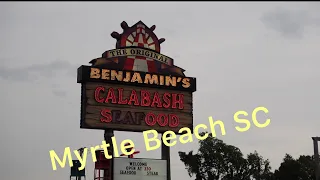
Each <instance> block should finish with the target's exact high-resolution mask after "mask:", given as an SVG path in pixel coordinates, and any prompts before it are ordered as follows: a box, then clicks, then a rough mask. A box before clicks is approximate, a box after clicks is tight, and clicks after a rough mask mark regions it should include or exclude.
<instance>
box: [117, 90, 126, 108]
mask: <svg viewBox="0 0 320 180" xmlns="http://www.w3.org/2000/svg"><path fill="white" fill-rule="evenodd" d="M118 92H119V101H118V104H128V99H125V100H123V99H122V98H123V88H119V89H118Z"/></svg>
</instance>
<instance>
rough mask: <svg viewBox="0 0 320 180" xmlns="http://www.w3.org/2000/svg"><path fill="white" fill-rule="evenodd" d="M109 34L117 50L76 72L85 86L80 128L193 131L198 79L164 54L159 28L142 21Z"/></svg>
mask: <svg viewBox="0 0 320 180" xmlns="http://www.w3.org/2000/svg"><path fill="white" fill-rule="evenodd" d="M121 27H122V29H123V32H122V33H121V34H120V33H117V32H113V33H111V36H112V37H113V38H115V39H116V41H117V42H116V49H112V50H107V51H105V52H104V53H103V54H102V56H101V57H99V58H96V59H93V60H91V61H90V63H91V65H92V66H80V67H79V68H78V77H77V82H78V83H81V123H80V127H81V128H86V129H113V130H120V131H135V132H142V131H145V130H150V129H154V130H157V131H158V132H159V133H163V132H165V131H168V130H172V131H174V132H175V133H177V134H179V133H178V131H179V130H180V129H181V128H183V127H188V128H190V129H191V130H193V103H192V93H193V92H195V91H196V78H193V77H186V76H185V74H184V71H185V70H184V69H182V68H180V67H178V66H175V65H174V60H173V59H172V58H170V57H169V56H166V55H163V54H161V52H160V44H161V43H163V42H164V41H165V39H164V38H160V39H158V37H157V36H156V35H155V34H154V32H153V31H154V30H155V26H151V27H150V28H149V27H147V26H146V25H145V24H144V23H143V22H141V21H139V22H138V23H136V24H135V25H133V26H131V27H129V26H128V24H127V23H126V22H122V23H121Z"/></svg>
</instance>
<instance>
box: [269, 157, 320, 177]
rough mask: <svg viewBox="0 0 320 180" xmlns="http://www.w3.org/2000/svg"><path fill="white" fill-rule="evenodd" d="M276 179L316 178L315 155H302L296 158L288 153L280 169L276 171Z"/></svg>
mask: <svg viewBox="0 0 320 180" xmlns="http://www.w3.org/2000/svg"><path fill="white" fill-rule="evenodd" d="M274 177H275V179H276V180H282V179H290V180H315V179H316V178H315V164H314V158H313V156H303V155H302V156H300V157H299V158H298V159H294V158H293V157H292V156H290V155H289V154H286V155H285V157H284V159H283V162H282V163H281V165H280V167H279V169H278V170H276V171H275V173H274Z"/></svg>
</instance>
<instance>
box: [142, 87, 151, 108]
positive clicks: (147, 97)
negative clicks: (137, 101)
mask: <svg viewBox="0 0 320 180" xmlns="http://www.w3.org/2000/svg"><path fill="white" fill-rule="evenodd" d="M146 101H147V102H146ZM150 104H151V100H150V92H149V91H145V90H141V106H150Z"/></svg>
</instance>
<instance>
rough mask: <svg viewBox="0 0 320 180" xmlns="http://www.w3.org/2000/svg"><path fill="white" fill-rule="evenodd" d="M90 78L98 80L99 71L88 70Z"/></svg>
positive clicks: (96, 69) (94, 69)
mask: <svg viewBox="0 0 320 180" xmlns="http://www.w3.org/2000/svg"><path fill="white" fill-rule="evenodd" d="M90 70H91V71H90V78H93V79H99V78H100V69H98V68H90Z"/></svg>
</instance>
